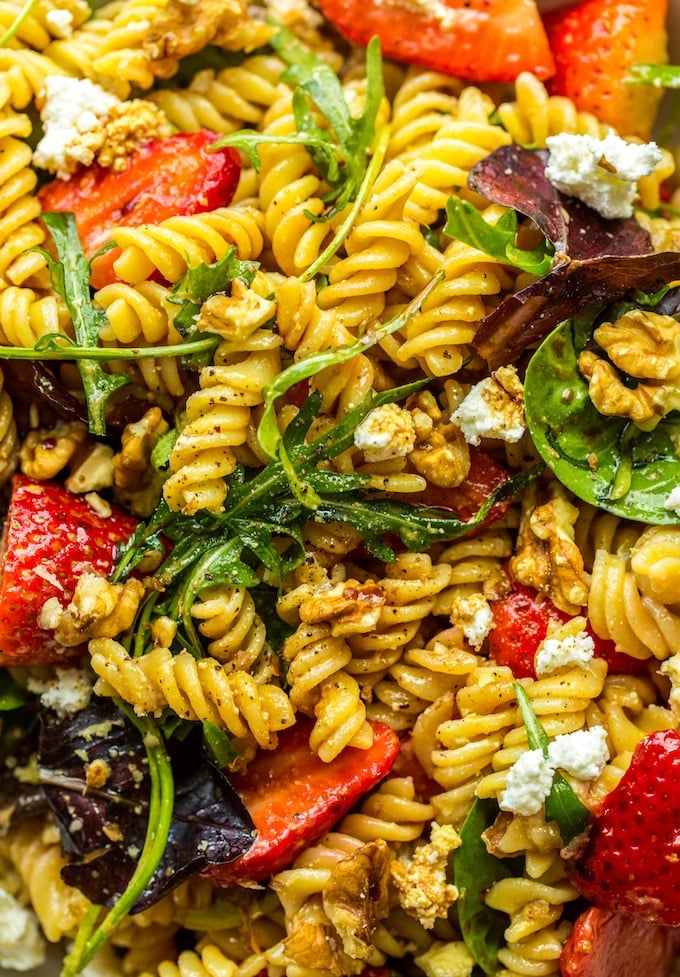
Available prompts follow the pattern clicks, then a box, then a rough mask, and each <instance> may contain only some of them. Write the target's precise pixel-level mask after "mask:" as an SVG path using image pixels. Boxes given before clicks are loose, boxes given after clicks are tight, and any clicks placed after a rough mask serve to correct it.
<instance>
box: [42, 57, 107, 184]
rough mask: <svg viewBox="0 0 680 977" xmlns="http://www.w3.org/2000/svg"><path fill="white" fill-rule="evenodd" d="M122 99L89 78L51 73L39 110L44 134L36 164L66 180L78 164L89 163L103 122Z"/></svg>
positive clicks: (98, 141)
mask: <svg viewBox="0 0 680 977" xmlns="http://www.w3.org/2000/svg"><path fill="white" fill-rule="evenodd" d="M119 101H120V100H119V99H118V98H116V96H115V95H112V94H110V92H107V91H105V90H104V89H103V88H102V87H101V85H95V84H94V82H91V81H89V79H87V78H68V77H66V76H63V75H49V76H48V77H47V78H46V79H45V88H44V104H43V106H42V109H41V112H40V118H41V119H42V123H43V128H44V131H45V134H44V136H43V137H42V139H41V140H40V142H39V143H38V145H37V146H36V148H35V152H34V154H33V162H34V164H35V165H36V166H39V167H41V168H42V169H45V170H50V171H51V172H54V173H56V174H57V176H58V177H60V178H61V179H63V180H67V179H68V178H69V176H70V175H71V174H72V173H73V172H74V171H75V169H76V168H77V167H78V166H79V165H83V166H89V165H90V163H91V162H92V160H93V159H94V156H95V150H96V148H98V146H99V145H100V142H101V140H100V138H99V133H100V131H101V129H102V127H103V124H104V122H105V121H106V119H107V118H108V117H109V114H110V113H111V111H112V110H113V109H114V108H115V106H116V105H118V103H119ZM92 136H94V137H95V138H94V148H93V146H92V143H93V140H92Z"/></svg>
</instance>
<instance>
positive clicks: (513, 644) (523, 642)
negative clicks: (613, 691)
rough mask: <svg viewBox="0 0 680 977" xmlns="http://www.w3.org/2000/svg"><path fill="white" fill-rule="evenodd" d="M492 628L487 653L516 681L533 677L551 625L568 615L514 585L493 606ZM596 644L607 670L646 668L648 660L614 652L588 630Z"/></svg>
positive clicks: (624, 671) (626, 671) (620, 671)
mask: <svg viewBox="0 0 680 977" xmlns="http://www.w3.org/2000/svg"><path fill="white" fill-rule="evenodd" d="M492 613H493V624H494V626H493V628H492V630H491V632H490V634H489V653H490V655H491V657H492V658H493V660H494V661H495V662H498V664H499V665H507V666H508V668H511V669H512V674H513V675H514V676H515V678H536V671H535V669H534V658H535V655H536V651H537V649H538V646H539V645H540V643H541V642H542V641H543V639H544V638H545V636H546V634H547V633H548V626H549V625H550V624H551V623H564V622H565V621H568V620H569V619H570V615H569V614H566V613H565V612H564V611H560V610H559V608H557V607H555V605H554V604H553V603H552V601H551V600H549V599H548V598H547V597H542V596H541V595H540V594H539V593H537V591H535V590H533V589H532V588H531V587H524V586H521V585H520V584H515V586H514V587H513V589H512V591H511V592H510V593H509V594H508V595H507V597H502V598H501V599H500V600H497V601H494V602H493V605H492ZM586 631H587V633H588V634H589V635H590V636H591V638H592V639H593V642H594V644H595V652H594V654H595V657H596V658H604V659H605V661H606V662H607V665H608V667H609V671H610V672H612V673H616V674H619V675H635V674H636V673H638V672H642V671H644V670H645V669H646V668H647V661H645V660H641V659H639V658H633V657H632V656H631V655H625V654H623V653H622V652H619V651H616V648H615V646H614V642H613V641H609V640H608V639H606V638H600V637H598V635H596V634H595V633H594V632H593V631H592V630H591V629H590V628H589V627H586Z"/></svg>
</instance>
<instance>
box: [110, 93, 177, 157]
mask: <svg viewBox="0 0 680 977" xmlns="http://www.w3.org/2000/svg"><path fill="white" fill-rule="evenodd" d="M171 132H172V129H171V127H170V124H169V122H168V120H167V118H166V116H165V113H164V112H163V111H162V109H160V108H159V107H158V106H157V105H155V104H154V103H153V102H149V101H147V100H146V99H143V98H132V99H130V100H129V101H126V102H120V103H119V104H118V105H114V107H113V108H112V109H111V111H110V113H109V116H108V118H107V119H106V120H105V122H104V124H103V126H102V129H101V131H100V132H99V136H100V139H101V142H100V145H99V146H98V147H97V148H96V150H95V154H94V158H95V160H96V161H97V163H99V165H100V166H106V167H109V168H110V169H112V170H117V171H121V170H124V169H125V168H126V167H127V160H128V156H130V155H131V154H132V153H133V152H134V151H135V149H137V148H138V146H140V145H141V144H142V143H145V142H148V141H149V140H150V139H163V138H165V137H166V136H169V135H170V133H171Z"/></svg>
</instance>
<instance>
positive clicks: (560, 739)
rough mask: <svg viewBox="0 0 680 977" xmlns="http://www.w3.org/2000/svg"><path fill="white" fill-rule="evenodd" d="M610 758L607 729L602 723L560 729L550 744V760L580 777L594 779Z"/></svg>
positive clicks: (578, 778) (551, 763)
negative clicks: (584, 727) (585, 726)
mask: <svg viewBox="0 0 680 977" xmlns="http://www.w3.org/2000/svg"><path fill="white" fill-rule="evenodd" d="M608 759H609V748H608V746H607V731H606V729H605V728H604V727H603V726H592V727H591V728H590V729H577V730H575V731H574V732H573V733H561V734H560V735H559V736H556V737H555V739H554V740H552V742H551V743H550V746H549V747H548V762H549V763H550V765H551V766H553V767H555V768H557V767H559V768H560V769H561V770H565V771H566V772H567V773H568V774H571V776H572V777H576V779H577V780H594V779H595V778H596V777H599V776H600V774H601V773H602V771H603V770H604V767H605V764H606V762H607V760H608Z"/></svg>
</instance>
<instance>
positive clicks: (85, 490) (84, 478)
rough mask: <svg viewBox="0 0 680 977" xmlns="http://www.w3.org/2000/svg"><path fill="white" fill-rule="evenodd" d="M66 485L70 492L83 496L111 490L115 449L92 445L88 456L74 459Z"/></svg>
mask: <svg viewBox="0 0 680 977" xmlns="http://www.w3.org/2000/svg"><path fill="white" fill-rule="evenodd" d="M81 454H82V452H81ZM64 484H65V485H66V488H67V489H68V490H69V492H74V493H75V494H81V495H84V494H89V493H90V492H100V491H101V490H102V489H105V488H110V487H111V486H112V485H113V448H112V447H111V446H110V445H108V444H100V443H98V442H97V443H94V444H91V445H90V446H89V450H88V452H87V454H85V455H84V456H83V457H81V458H79V459H78V458H74V464H73V465H72V466H71V473H70V475H69V476H68V478H67V479H66V482H65V483H64ZM109 511H110V509H109Z"/></svg>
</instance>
